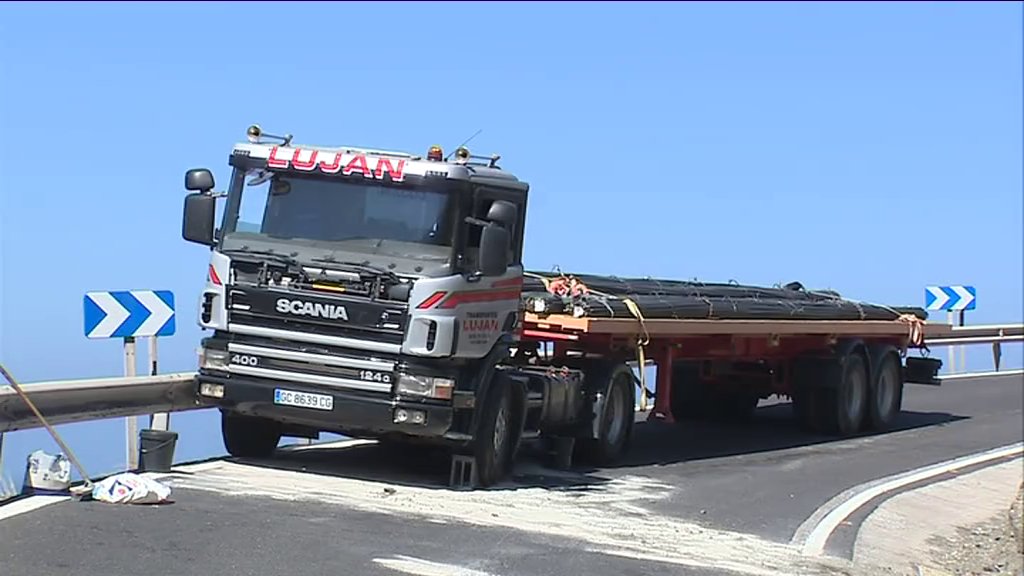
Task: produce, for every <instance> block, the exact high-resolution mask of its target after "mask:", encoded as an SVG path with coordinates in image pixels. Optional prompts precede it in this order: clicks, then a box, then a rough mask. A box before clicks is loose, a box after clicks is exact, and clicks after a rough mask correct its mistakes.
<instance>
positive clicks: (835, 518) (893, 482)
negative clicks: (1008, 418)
mask: <svg viewBox="0 0 1024 576" xmlns="http://www.w3.org/2000/svg"><path fill="white" fill-rule="evenodd" d="M1022 453H1024V442H1018V443H1016V444H1012V445H1009V446H1003V447H1001V448H995V449H993V450H988V451H985V452H980V453H977V454H971V455H967V456H963V457H960V458H955V459H953V460H948V461H946V462H940V463H938V464H933V465H931V466H925V467H923V468H918V469H916V470H910V471H908V472H904V473H901V474H896V475H894V476H889V477H886V478H881V479H879V480H875V481H872V482H867V483H865V484H861V485H859V486H854V487H853V488H850V489H849V490H846V491H845V492H843V493H841V494H839V495H838V496H836V497H835V498H832V499H831V500H829V501H828V502H826V503H825V504H824V505H823V506H822V507H820V508H818V510H816V511H815V512H814V514H812V515H811V516H810V517H809V518H808V519H807V520H805V521H804V523H803V524H801V525H800V527H799V528H797V530H796V532H795V533H794V535H793V539H792V541H791V544H793V545H797V546H799V547H800V551H801V553H802V554H804V555H808V556H820V555H822V553H823V552H824V550H825V544H826V543H827V542H828V539H829V537H831V536H832V533H833V532H835V530H836V529H837V528H838V527H839V525H840V524H841V523H842V522H843V521H844V520H846V519H847V518H848V517H849V516H850V515H851V514H853V513H854V512H856V511H857V509H859V508H860V507H861V506H863V505H865V504H867V503H868V502H870V501H871V500H873V499H875V498H877V497H878V496H881V495H883V494H886V493H889V492H892V491H894V490H898V489H900V488H902V487H904V486H907V485H909V484H913V483H915V482H921V481H923V480H928V479H930V478H934V477H936V476H940V475H942V474H946V473H948V472H952V471H954V470H957V469H959V468H965V467H968V466H975V465H978V464H984V463H986V462H990V461H993V460H999V459H1001V458H1006V457H1008V456H1013V455H1019V454H1022Z"/></svg>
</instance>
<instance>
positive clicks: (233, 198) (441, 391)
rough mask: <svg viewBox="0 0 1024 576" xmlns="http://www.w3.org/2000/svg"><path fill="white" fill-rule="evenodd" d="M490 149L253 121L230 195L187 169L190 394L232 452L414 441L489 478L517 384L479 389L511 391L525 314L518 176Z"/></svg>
mask: <svg viewBox="0 0 1024 576" xmlns="http://www.w3.org/2000/svg"><path fill="white" fill-rule="evenodd" d="M497 160H498V157H496V156H495V157H491V158H480V157H475V156H473V155H471V154H470V153H469V150H468V149H466V148H465V147H460V148H458V149H457V150H456V151H455V152H454V158H453V159H450V160H449V159H448V158H445V157H444V156H443V151H442V150H441V149H440V148H439V147H437V146H434V147H431V148H429V150H428V152H427V154H426V156H425V157H424V156H418V155H414V154H409V153H404V152H391V151H384V150H372V149H365V148H356V147H344V146H343V147H325V146H310V145H296V144H293V143H292V137H291V136H283V137H282V136H273V135H268V134H265V133H264V132H263V131H262V129H261V128H260V127H259V126H256V125H254V126H251V127H250V128H249V129H248V131H247V141H246V142H239V143H237V144H236V145H235V146H234V148H233V150H232V152H231V154H230V155H229V157H228V164H229V166H230V168H231V173H230V176H229V180H228V185H227V191H226V192H223V193H221V192H215V191H214V188H215V183H214V177H213V174H212V173H211V171H210V170H208V169H205V168H197V169H192V170H188V171H187V172H186V174H185V188H186V189H187V190H188V191H189V193H188V194H187V196H186V198H185V203H184V215H183V224H182V235H183V237H184V238H185V239H186V240H188V241H190V242H194V243H197V244H201V245H203V246H206V247H208V248H209V250H210V262H209V267H208V271H207V277H206V284H205V287H204V289H203V291H202V295H201V297H200V302H199V313H198V323H199V325H200V326H201V327H202V328H203V329H205V330H206V331H208V333H207V335H206V336H205V337H204V338H203V340H202V345H201V348H200V358H199V371H198V377H197V397H198V398H199V401H200V402H201V403H203V404H205V405H209V406H214V407H217V408H219V409H220V411H221V416H222V431H223V439H224V443H225V445H226V447H227V450H228V452H229V453H230V454H232V455H235V456H249V457H267V456H270V455H271V454H272V452H273V451H274V449H275V448H276V446H277V444H278V442H279V440H280V438H281V437H282V436H283V435H290V436H300V437H303V436H304V437H310V438H316V437H318V434H319V433H320V432H335V433H339V434H343V435H346V436H352V437H370V438H395V439H398V440H405V441H411V440H423V441H429V442H434V443H441V444H446V445H449V446H453V447H455V448H457V449H462V450H467V451H469V452H471V453H472V454H473V458H475V467H476V473H477V475H478V477H479V478H480V482H481V483H483V484H489V483H493V482H495V481H497V480H498V479H500V477H501V476H502V475H503V474H504V473H505V472H506V471H507V468H508V466H509V463H510V459H511V454H512V453H514V446H515V444H516V443H517V442H518V440H519V437H518V434H519V432H520V430H521V427H513V426H505V423H506V422H508V421H509V420H510V419H511V418H516V417H518V418H519V422H522V421H523V420H524V419H525V412H526V403H527V396H528V391H527V388H529V383H523V384H522V386H521V388H522V390H521V393H520V394H518V395H516V394H511V393H510V394H504V393H499V392H493V391H492V392H489V390H490V389H491V388H498V386H494V387H492V386H491V383H493V382H499V381H500V382H503V384H502V385H501V387H502V388H515V386H514V385H512V384H509V383H508V382H509V381H510V380H509V379H508V377H506V375H505V373H504V372H502V370H501V367H500V365H501V363H502V362H503V361H504V360H506V359H507V357H508V354H509V349H510V347H511V346H513V345H514V342H515V340H516V335H517V329H518V326H519V323H520V321H521V304H520V291H521V288H522V282H523V267H522V261H521V257H522V247H523V233H524V224H525V216H526V206H527V195H528V191H529V186H528V185H527V184H526V183H524V182H521V181H520V180H519V179H517V178H516V177H515V176H513V175H511V174H509V173H508V172H506V171H504V170H502V169H501V168H500V167H498V166H497ZM218 200H223V210H222V212H223V213H222V216H221V219H220V225H219V227H216V223H215V214H216V204H217V201H218ZM489 398H499V400H495V401H490V400H488V399H489ZM482 434H483V435H486V436H487V439H486V441H480V440H477V439H478V438H480V437H481V435H482Z"/></svg>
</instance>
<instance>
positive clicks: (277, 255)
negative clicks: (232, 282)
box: [221, 248, 302, 268]
mask: <svg viewBox="0 0 1024 576" xmlns="http://www.w3.org/2000/svg"><path fill="white" fill-rule="evenodd" d="M221 252H223V253H225V254H248V255H250V256H269V257H270V258H273V259H275V260H277V261H278V262H282V263H284V264H290V265H292V266H298V267H300V268H301V267H302V263H301V262H299V261H298V260H296V259H295V258H292V257H291V256H289V255H287V254H281V253H280V252H274V251H273V250H252V249H250V248H229V249H227V250H221Z"/></svg>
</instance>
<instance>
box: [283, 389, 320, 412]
mask: <svg viewBox="0 0 1024 576" xmlns="http://www.w3.org/2000/svg"><path fill="white" fill-rule="evenodd" d="M274 404H282V405H284V406H298V407H299V408H315V409H317V410H334V396H328V395H326V394H310V393H309V392H296V391H294V390H282V389H281V388H275V389H274Z"/></svg>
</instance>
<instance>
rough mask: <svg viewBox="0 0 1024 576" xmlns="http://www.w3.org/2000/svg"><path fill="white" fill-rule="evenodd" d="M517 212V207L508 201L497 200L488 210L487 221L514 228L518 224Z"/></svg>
mask: <svg viewBox="0 0 1024 576" xmlns="http://www.w3.org/2000/svg"><path fill="white" fill-rule="evenodd" d="M517 212H518V210H517V209H516V205H515V204H513V203H511V202H509V201H508V200H495V201H494V202H492V203H491V207H490V208H489V209H488V210H487V219H488V220H490V221H491V222H497V223H499V224H502V225H503V226H505V227H506V228H512V227H513V226H515V223H516V215H517V214H516V213H517Z"/></svg>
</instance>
